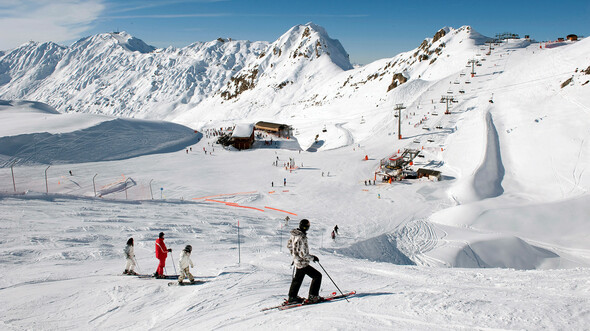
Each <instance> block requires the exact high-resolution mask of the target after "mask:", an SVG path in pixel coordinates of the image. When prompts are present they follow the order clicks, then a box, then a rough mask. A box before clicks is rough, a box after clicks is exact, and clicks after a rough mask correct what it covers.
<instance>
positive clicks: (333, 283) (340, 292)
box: [316, 261, 350, 302]
mask: <svg viewBox="0 0 590 331" xmlns="http://www.w3.org/2000/svg"><path fill="white" fill-rule="evenodd" d="M316 262H317V263H318V264H319V265H320V267H322V270H324V272H325V273H326V276H328V278H330V280H331V281H332V283H333V284H334V286H336V288H337V289H338V291H340V294H342V296H344V299H346V301H347V302H350V301H348V298H347V297H346V296H345V295H344V293H342V290H340V288H339V287H338V285H336V283H335V282H334V280H333V279H332V277H330V274H328V272H327V271H326V269H324V267H323V266H322V264H321V263H320V261H316Z"/></svg>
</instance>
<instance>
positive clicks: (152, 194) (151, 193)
mask: <svg viewBox="0 0 590 331" xmlns="http://www.w3.org/2000/svg"><path fill="white" fill-rule="evenodd" d="M152 181H153V179H152V180H150V195H151V197H152V200H154V192H152Z"/></svg>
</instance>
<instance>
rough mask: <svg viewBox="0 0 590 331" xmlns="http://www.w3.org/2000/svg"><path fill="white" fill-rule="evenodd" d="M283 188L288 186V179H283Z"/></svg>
mask: <svg viewBox="0 0 590 331" xmlns="http://www.w3.org/2000/svg"><path fill="white" fill-rule="evenodd" d="M279 185H280V184H279ZM283 186H287V178H283Z"/></svg>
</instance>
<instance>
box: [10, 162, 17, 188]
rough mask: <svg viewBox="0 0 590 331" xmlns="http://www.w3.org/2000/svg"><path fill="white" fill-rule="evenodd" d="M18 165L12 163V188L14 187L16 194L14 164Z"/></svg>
mask: <svg viewBox="0 0 590 331" xmlns="http://www.w3.org/2000/svg"><path fill="white" fill-rule="evenodd" d="M15 163H16V161H14V162H12V164H11V165H10V172H11V173H12V186H13V187H14V193H16V183H15V181H14V169H13V168H14V164H15Z"/></svg>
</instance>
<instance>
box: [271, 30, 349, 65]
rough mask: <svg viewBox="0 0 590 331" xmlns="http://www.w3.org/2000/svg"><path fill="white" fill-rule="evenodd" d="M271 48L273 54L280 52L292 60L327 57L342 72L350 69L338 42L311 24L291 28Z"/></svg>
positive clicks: (347, 58) (346, 55)
mask: <svg viewBox="0 0 590 331" xmlns="http://www.w3.org/2000/svg"><path fill="white" fill-rule="evenodd" d="M272 46H273V47H274V48H273V53H274V54H276V53H277V52H279V51H280V52H281V53H286V54H287V55H288V57H290V58H293V59H297V58H300V57H303V58H306V59H313V58H319V57H321V56H323V55H327V56H329V57H330V59H331V60H332V62H334V64H336V65H337V66H339V67H340V68H341V69H342V70H349V69H352V64H350V60H349V56H348V53H346V51H345V50H344V47H342V44H340V41H338V40H337V39H332V38H330V36H329V35H328V33H327V32H326V30H325V29H324V28H323V27H321V26H319V25H316V24H314V23H312V22H309V23H307V24H299V25H296V26H294V27H292V28H291V29H289V31H287V32H286V33H285V34H283V35H282V36H281V37H280V38H279V39H278V40H277V41H275V42H274V43H273V44H272Z"/></svg>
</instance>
